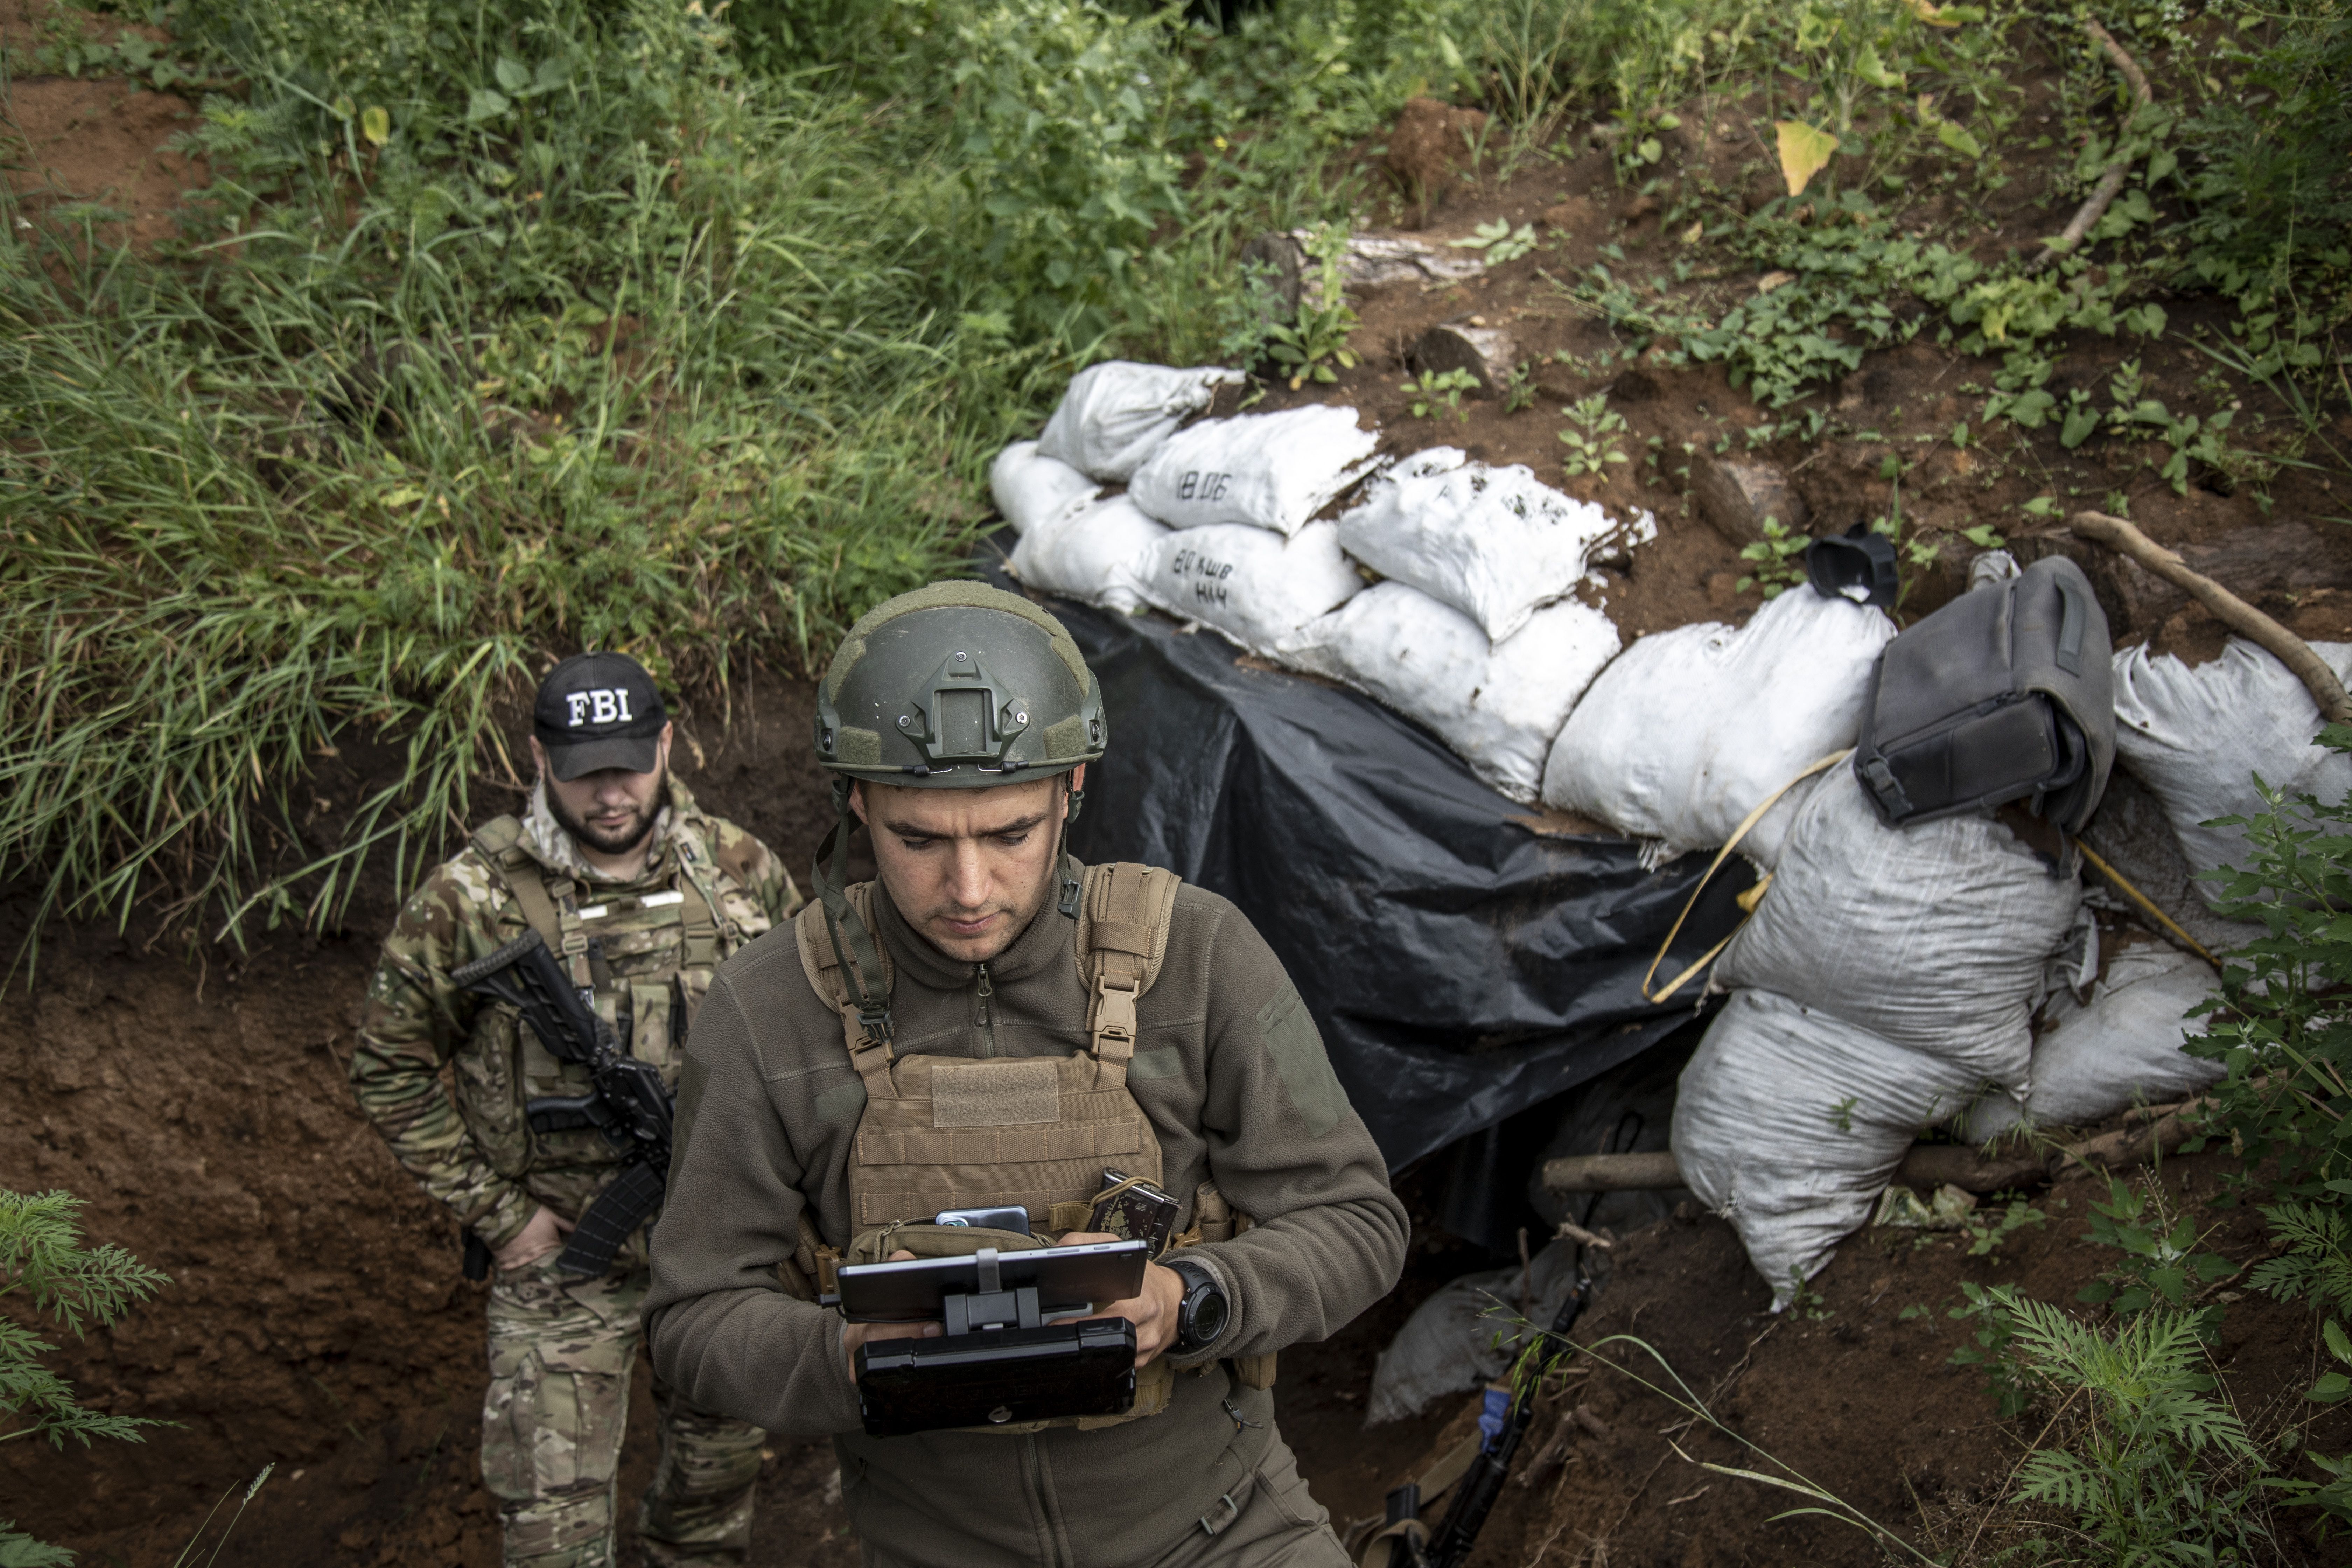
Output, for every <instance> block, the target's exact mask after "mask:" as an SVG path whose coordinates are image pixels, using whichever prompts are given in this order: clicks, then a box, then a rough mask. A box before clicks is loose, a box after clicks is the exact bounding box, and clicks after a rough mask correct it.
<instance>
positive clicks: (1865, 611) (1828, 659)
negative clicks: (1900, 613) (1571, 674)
mask: <svg viewBox="0 0 2352 1568" xmlns="http://www.w3.org/2000/svg"><path fill="white" fill-rule="evenodd" d="M1894 636H1895V623H1894V622H1892V621H1890V620H1888V619H1887V618H1886V616H1885V615H1883V614H1881V613H1880V612H1879V611H1878V610H1876V609H1875V608H1874V607H1872V606H1870V605H1857V604H1854V603H1853V602H1852V601H1850V600H1848V599H1845V598H1842V597H1841V598H1834V599H1825V598H1823V597H1822V596H1821V595H1819V594H1816V593H1813V592H1811V590H1810V589H1803V588H1798V589H1792V590H1790V592H1788V593H1785V594H1782V595H1780V596H1778V597H1777V598H1774V599H1770V600H1768V601H1767V602H1766V603H1765V605H1764V607H1763V608H1762V609H1760V610H1758V611H1757V612H1756V614H1755V615H1754V616H1751V617H1749V619H1748V624H1747V625H1746V626H1742V627H1740V628H1739V629H1738V630H1737V631H1734V630H1733V629H1731V628H1730V627H1729V626H1718V625H1716V624H1714V623H1712V622H1710V623H1706V624H1704V625H1699V626H1677V627H1675V629H1674V630H1672V631H1664V632H1655V633H1653V634H1652V635H1650V636H1648V637H1643V638H1642V639H1641V640H1639V641H1638V642H1636V643H1634V645H1633V647H1629V648H1627V649H1626V650H1625V651H1624V653H1623V654H1622V655H1620V656H1619V657H1618V658H1617V661H1616V662H1615V663H1613V664H1612V665H1611V666H1610V667H1609V668H1607V669H1606V670H1604V671H1602V672H1601V678H1600V679H1597V680H1595V681H1594V682H1593V683H1592V689H1591V690H1590V691H1588V692H1586V693H1585V695H1584V700H1582V701H1581V702H1579V703H1578V704H1577V705H1576V711H1575V712H1574V713H1572V714H1570V716H1569V721H1568V724H1567V726H1566V727H1565V728H1564V729H1562V730H1561V731H1560V732H1559V741H1558V742H1557V743H1555V744H1554V745H1553V747H1552V749H1551V757H1550V760H1549V762H1548V763H1546V764H1545V767H1544V777H1543V798H1544V804H1545V805H1554V806H1558V807H1559V808H1560V809H1562V810H1564V811H1572V812H1575V813H1577V814H1578V815H1580V816H1590V817H1593V818H1595V819H1597V820H1599V821H1601V822H1605V823H1607V824H1608V825H1609V826H1612V827H1614V828H1616V829H1617V830H1618V831H1619V832H1621V833H1629V834H1632V835H1633V837H1637V838H1655V839H1661V840H1663V841H1664V852H1665V854H1666V856H1667V857H1669V858H1671V857H1672V856H1675V855H1680V854H1682V853H1684V852H1685V851H1686V850H1692V849H1712V848H1715V847H1717V846H1719V845H1721V844H1724V843H1726V842H1727V841H1728V840H1729V838H1730V837H1731V834H1732V832H1733V830H1735V829H1736V828H1738V826H1739V824H1740V822H1741V821H1742V820H1743V819H1745V818H1746V816H1748V813H1749V812H1750V811H1752V810H1754V809H1755V808H1756V807H1757V806H1758V805H1759V804H1761V803H1762V802H1763V801H1765V800H1766V799H1768V798H1769V796H1770V795H1771V794H1772V792H1773V791H1775V790H1777V789H1779V788H1780V786H1781V785H1783V784H1787V783H1788V782H1789V781H1790V779H1792V778H1794V777H1796V775H1797V774H1798V773H1801V772H1802V771H1803V770H1804V768H1805V767H1806V766H1807V765H1808V764H1809V763H1815V762H1818V761H1820V760H1821V759H1822V758H1823V757H1825V756H1828V755H1829V754H1830V753H1831V752H1838V751H1843V750H1844V749H1845V748H1846V747H1848V746H1851V745H1853V742H1854V736H1855V734H1856V732H1857V731H1859V730H1860V728H1861V724H1862V706H1863V702H1864V699H1865V698H1866V697H1867V696H1868V695H1869V691H1870V674H1871V671H1872V669H1873V668H1875V667H1876V665H1877V662H1878V655H1879V652H1880V650H1881V649H1883V648H1884V647H1885V646H1886V644H1887V643H1888V641H1889V640H1890V639H1892V638H1893V637H1894ZM1804 795H1805V791H1804V790H1802V789H1799V790H1792V791H1790V794H1789V795H1784V796H1783V797H1782V798H1781V800H1780V804H1779V805H1775V806H1774V807H1773V808H1772V809H1771V810H1770V811H1769V812H1768V813H1766V814H1765V816H1764V818H1763V820H1761V821H1760V822H1759V823H1758V824H1757V825H1756V826H1754V827H1753V828H1751V829H1749V831H1748V836H1747V837H1745V838H1742V839H1741V840H1740V841H1739V848H1740V851H1741V853H1743V854H1745V855H1747V856H1748V858H1750V859H1752V860H1754V861H1755V862H1756V863H1757V864H1758V865H1759V866H1762V867H1764V868H1767V869H1769V868H1772V867H1773V866H1776V865H1778V864H1779V863H1780V846H1781V843H1782V841H1783V839H1784V838H1785V837H1786V836H1787V834H1788V831H1789V825H1790V823H1792V822H1794V821H1795V820H1796V817H1797V811H1798V808H1799V806H1800V805H1801V804H1802V802H1803V800H1804Z"/></svg>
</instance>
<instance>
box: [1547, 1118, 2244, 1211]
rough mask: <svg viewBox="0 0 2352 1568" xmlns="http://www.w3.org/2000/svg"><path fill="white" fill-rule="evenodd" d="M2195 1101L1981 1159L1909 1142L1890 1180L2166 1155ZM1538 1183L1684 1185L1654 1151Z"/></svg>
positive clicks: (1585, 1161)
mask: <svg viewBox="0 0 2352 1568" xmlns="http://www.w3.org/2000/svg"><path fill="white" fill-rule="evenodd" d="M2202 1103H2203V1102H2202V1101H2201V1100H2185V1101H2183V1102H2181V1103H2180V1104H2178V1105H2158V1106H2150V1107H2148V1108H2147V1110H2145V1111H2140V1112H2137V1113H2135V1115H2134V1120H2133V1121H2131V1122H2129V1123H2127V1124H2126V1125H2125V1126H2122V1127H2118V1128H2116V1129H2115V1130H2114V1131H2108V1132H2102V1133H2099V1134H2097V1135H2096V1136H2095V1137H2091V1138H2086V1139H2084V1140H2083V1141H2082V1142H2079V1143H2069V1144H2064V1145H2045V1146H2043V1147H2041V1148H2032V1147H2026V1148H2017V1149H2005V1150H2003V1151H2001V1152H1999V1153H1995V1154H1990V1155H1989V1154H1986V1153H1984V1152H1981V1151H1979V1150H1977V1149H1974V1148H1970V1147H1969V1146H1967V1145H1965V1144H1958V1143H1914V1144H1913V1145H1912V1146H1911V1148H1910V1151H1909V1152H1907V1153H1906V1154H1905V1155H1904V1156H1903V1163H1902V1164H1901V1165H1899V1166H1897V1167H1896V1168H1895V1181H1896V1182H1898V1183H1900V1184H1903V1185H1905V1186H1908V1187H1941V1186H1954V1187H1958V1188H1959V1189H1961V1190H1962V1191H1963V1192H1970V1193H1997V1192H2001V1191H2004V1190H2006V1189H2008V1188H2011V1187H2015V1186H2021V1185H2023V1184H2026V1183H2029V1182H2042V1181H2047V1180H2049V1179H2050V1178H2052V1177H2053V1176H2056V1175H2059V1174H2062V1173H2063V1172H2064V1170H2065V1168H2066V1167H2067V1166H2069V1165H2079V1166H2083V1167H2086V1168H2088V1169H2092V1170H2099V1171H2107V1170H2116V1169H2120V1168H2121V1167H2123V1166H2126V1165H2134V1164H2137V1163H2140V1162H2142V1161H2145V1160H2149V1159H2153V1158H2155V1157H2156V1156H2157V1155H2158V1154H2159V1153H2167V1154H2168V1153H2170V1152H2172V1151H2173V1150H2175V1149H2178V1148H2179V1147H2180V1145H2181V1144H2182V1143H2183V1142H2186V1141H2187V1139H2188V1138H2189V1133H2190V1131H2192V1129H2191V1128H2190V1127H2189V1121H2188V1116H2189V1112H2191V1111H2193V1110H2196V1109H2197V1108H2198V1106H2200V1104H2202ZM1543 1184H1544V1185H1545V1187H1547V1188H1548V1189H1549V1190H1550V1191H1552V1192H1555V1193H1611V1192H1629V1191H1631V1192H1661V1191H1664V1190H1665V1189H1668V1188H1671V1187H1679V1186H1682V1185H1683V1184H1684V1182H1683V1176H1682V1168H1681V1167H1680V1166H1679V1165H1677V1164H1676V1163H1675V1157H1674V1154H1673V1153H1672V1152H1670V1151H1667V1150H1664V1149H1658V1150H1653V1151H1650V1152H1643V1153H1633V1154H1570V1155H1568V1156H1565V1157H1563V1158H1561V1159H1558V1160H1547V1161H1545V1162H1544V1167H1543Z"/></svg>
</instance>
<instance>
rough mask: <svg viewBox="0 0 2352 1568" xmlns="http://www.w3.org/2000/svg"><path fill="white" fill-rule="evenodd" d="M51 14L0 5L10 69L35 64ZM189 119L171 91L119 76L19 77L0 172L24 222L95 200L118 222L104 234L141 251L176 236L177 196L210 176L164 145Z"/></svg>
mask: <svg viewBox="0 0 2352 1568" xmlns="http://www.w3.org/2000/svg"><path fill="white" fill-rule="evenodd" d="M50 10H51V6H50V5H47V4H46V3H44V0H0V48H5V49H6V50H7V51H8V53H9V56H10V58H11V63H12V65H13V64H16V63H18V62H21V61H25V60H29V59H30V58H32V53H33V51H34V49H35V48H37V47H39V45H40V44H41V43H42V41H43V35H42V31H41V24H42V22H43V20H44V19H45V18H46V17H47V16H48V15H49V12H50ZM141 30H142V32H146V33H147V34H148V35H149V36H151V37H161V36H162V35H161V34H159V33H156V32H154V31H153V30H152V29H141ZM112 31H119V29H110V30H109V32H110V35H111V32H112ZM195 123H196V116H195V111H194V110H193V109H192V108H191V107H190V106H189V104H188V102H187V100H185V99H183V98H181V97H179V96H177V95H176V94H173V93H159V92H150V91H147V90H145V89H142V88H141V87H139V86H137V85H136V84H135V83H131V82H128V81H122V80H119V79H118V80H98V79H81V80H76V79H72V78H69V77H62V76H37V75H36V76H17V77H16V78H15V79H13V80H11V81H10V82H9V83H8V84H7V89H6V92H5V100H0V166H5V174H6V177H7V181H8V188H9V190H10V191H11V192H12V193H13V194H14V195H15V196H16V200H17V201H18V202H20V203H22V204H23V206H24V209H25V211H26V213H27V214H28V215H30V218H32V219H37V218H38V216H40V215H41V214H43V213H46V212H50V211H54V210H55V209H57V208H58V207H62V206H67V205H73V204H79V203H85V202H89V203H95V204H97V205H100V206H101V207H104V208H106V209H108V210H109V211H110V212H113V213H118V214H120V215H121V216H122V218H123V219H124V220H125V221H124V222H123V223H122V224H119V225H109V226H106V230H105V234H104V237H106V238H107V239H109V240H110V241H114V242H118V243H119V242H120V241H121V240H123V239H128V240H129V241H130V242H131V244H133V245H134V246H137V247H142V248H144V247H149V246H152V245H154V244H155V243H157V242H158V241H161V240H165V239H170V238H173V237H175V236H176V235H177V234H178V232H179V218H178V208H179V202H180V197H181V195H182V194H183V193H184V192H186V191H189V190H193V189H195V188H196V187H198V186H201V185H203V184H205V181H206V180H207V179H208V178H209V175H208V174H207V172H206V171H205V167H204V165H203V164H202V163H200V162H198V161H196V160H194V159H191V158H189V157H187V156H186V155H185V154H184V153H179V152H177V151H175V150H174V149H173V147H172V146H171V145H170V143H171V142H172V141H173V138H175V137H178V136H180V135H181V134H183V133H184V132H188V131H190V130H192V129H194V126H195Z"/></svg>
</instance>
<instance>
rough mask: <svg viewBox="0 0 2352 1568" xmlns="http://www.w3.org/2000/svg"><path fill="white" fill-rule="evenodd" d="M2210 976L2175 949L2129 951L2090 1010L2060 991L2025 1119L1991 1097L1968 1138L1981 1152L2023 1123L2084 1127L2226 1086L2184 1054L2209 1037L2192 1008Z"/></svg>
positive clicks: (2217, 1073)
mask: <svg viewBox="0 0 2352 1568" xmlns="http://www.w3.org/2000/svg"><path fill="white" fill-rule="evenodd" d="M2216 988H2217V983H2216V981H2215V979H2214V976H2213V971H2212V969H2211V968H2210V966H2208V965H2207V964H2206V963H2205V962H2204V961H2203V960H2202V959H2200V958H2195V957H2192V956H2190V955H2189V954H2188V953H2185V952H2175V951H2173V950H2172V949H2171V948H2168V947H2132V948H2126V949H2125V950H2124V951H2123V952H2119V953H2117V954H2116V955H2115V957H2113V958H2112V959H2110V960H2108V962H2107V973H2106V975H2105V978H2103V979H2102V980H2101V981H2100V982H2099V983H2098V984H2097V986H2096V987H2095V989H2094V990H2093V991H2092V993H2091V999H2090V1001H2088V1002H2087V1003H2084V1002H2077V1001H2076V1000H2075V999H2074V995H2073V994H2072V993H2071V992H2067V991H2063V990H2062V991H2060V992H2059V993H2058V994H2056V995H2054V996H2053V997H2052V998H2051V999H2050V1002H2049V1004H2048V1005H2047V1006H2045V1007H2044V1008H2043V1009H2042V1033H2041V1035H2040V1037H2038V1038H2036V1039H2035V1040H2034V1042H2033V1085H2032V1089H2031V1090H2030V1091H2029V1092H2028V1093H2027V1095H2026V1099H2025V1104H2024V1106H2023V1108H2022V1110H2021V1109H2020V1107H2019V1105H2018V1102H2017V1101H2016V1100H2015V1099H2014V1098H2012V1097H2011V1096H2009V1095H2005V1094H1999V1095H1988V1096H1986V1097H1985V1098H1984V1100H1981V1101H1979V1103H1978V1105H1977V1107H1976V1109H1975V1110H1973V1111H1971V1112H1970V1113H1969V1141H1970V1142H1978V1143H1981V1142H1984V1141H1985V1140H1986V1139H1988V1138H1991V1137H1993V1136H1994V1135H1996V1134H1998V1133H2001V1132H2006V1131H2009V1130H2010V1129H2011V1128H2012V1127H2014V1126H2016V1125H2017V1124H2018V1122H2019V1121H2021V1120H2028V1119H2030V1120H2031V1121H2033V1122H2035V1123H2036V1124H2037V1125H2041V1126H2079V1125H2081V1124H2083V1123H2084V1122H2090V1121H2098V1120H2099V1119H2100V1118H2101V1117H2105V1116H2113V1115H2114V1114H2116V1112H2117V1111H2119V1110H2130V1109H2131V1107H2133V1106H2134V1105H2161V1104H2165V1103H2167V1102H2168V1101H2170V1100H2179V1099H2181V1098H2183V1097H2185V1096H2187V1095H2191V1094H2194V1093H2196V1092H2197V1091H2198V1090H2199V1089H2204V1088H2207V1087H2208V1086H2210V1085H2211V1084H2212V1083H2213V1082H2215V1081H2216V1080H2217V1079H2220V1078H2221V1073H2222V1071H2223V1067H2222V1064H2221V1063H2220V1062H2218V1061H2210V1060H2207V1059H2206V1058H2201V1057H2192V1056H2190V1055H2189V1054H2188V1053H2187V1052H2185V1051H2183V1050H2182V1049H2181V1048H2180V1044H2181V1042H2182V1041H2183V1040H2185V1039H2187V1038H2188V1037H2189V1036H2190V1035H2191V1034H2202V1033H2204V1027H2205V1026H2204V1025H2203V1023H2202V1022H2201V1021H2193V1020H2191V1019H2190V1018H2189V1016H2188V1013H2189V1009H2190V1008H2191V1007H2194V1006H2196V1005H2198V1004H2199V1003H2200V1002H2202V1001H2204V1000H2205V999H2206V998H2207V997H2209V996H2210V995H2212V994H2213V993H2214V991H2215V990H2216Z"/></svg>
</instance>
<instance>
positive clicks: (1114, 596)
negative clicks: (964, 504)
mask: <svg viewBox="0 0 2352 1568" xmlns="http://www.w3.org/2000/svg"><path fill="white" fill-rule="evenodd" d="M1167 536H1168V530H1167V529H1166V528H1165V527H1163V526H1162V525H1160V523H1157V522H1154V521H1151V520H1150V518H1148V517H1146V516H1144V515H1143V512H1142V510H1141V509H1139V507H1137V505H1136V504H1135V503H1134V502H1133V501H1131V500H1128V499H1127V498H1126V497H1125V496H1113V497H1111V498H1110V499H1109V500H1106V501H1097V503H1095V504H1094V505H1093V506H1088V507H1081V508H1079V509H1078V510H1076V511H1069V512H1065V513H1063V514H1062V515H1061V516H1059V517H1056V518H1050V519H1047V520H1046V521H1043V522H1041V523H1039V524H1038V525H1037V526H1036V527H1034V528H1032V529H1031V530H1030V531H1028V532H1026V533H1024V534H1023V535H1022V536H1021V542H1020V543H1018V544H1016V545H1014V546H1013V556H1012V560H1011V562H1010V564H1011V566H1012V568H1013V575H1014V576H1015V577H1018V578H1020V579H1021V581H1022V582H1023V583H1024V584H1028V585H1029V586H1030V587H1032V588H1042V589H1044V590H1045V592H1046V593H1048V594H1066V595H1069V596H1070V597H1071V598H1073V599H1083V600H1085V601H1086V602H1087V604H1089V605H1101V606H1102V607H1103V608H1105V609H1107V610H1117V611H1118V612H1119V613H1120V614H1121V615H1130V616H1131V615H1133V614H1134V613H1135V612H1136V611H1138V610H1139V609H1141V608H1143V606H1144V605H1145V603H1146V602H1147V600H1148V597H1149V595H1146V594H1145V593H1144V592H1143V575H1142V574H1143V571H1144V563H1145V560H1146V557H1148V556H1149V555H1150V552H1151V549H1152V547H1153V545H1154V544H1156V543H1157V542H1159V541H1160V540H1162V539H1165V538H1166V537H1167Z"/></svg>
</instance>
